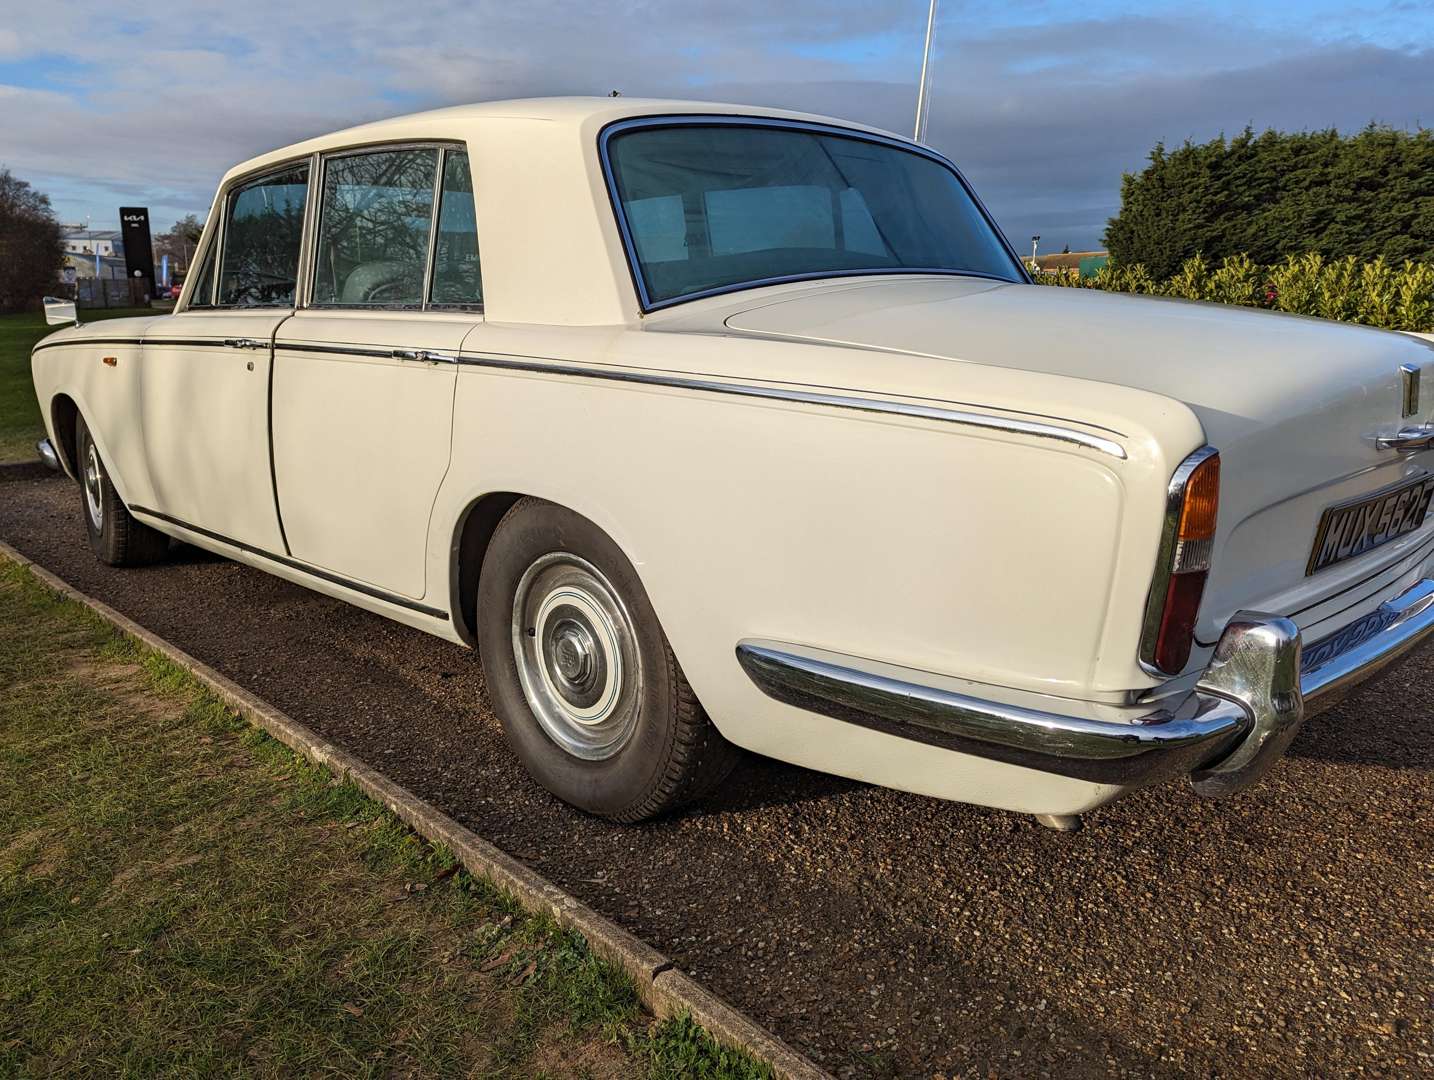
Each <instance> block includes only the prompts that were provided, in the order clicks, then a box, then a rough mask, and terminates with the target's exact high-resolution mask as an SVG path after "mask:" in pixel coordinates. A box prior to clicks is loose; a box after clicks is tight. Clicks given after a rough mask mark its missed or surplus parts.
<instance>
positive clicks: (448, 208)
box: [429, 150, 483, 308]
mask: <svg viewBox="0 0 1434 1080" xmlns="http://www.w3.org/2000/svg"><path fill="white" fill-rule="evenodd" d="M429 300H430V302H431V303H433V304H434V305H436V306H439V307H471V308H481V307H482V306H483V278H482V275H481V274H480V273H479V272H478V220H477V216H476V215H475V213H474V209H473V174H472V173H471V172H470V171H469V168H468V154H467V152H466V151H463V150H448V151H445V153H444V155H443V192H442V194H441V195H440V197H439V202H438V235H437V236H436V237H435V238H434V247H433V285H432V288H431V290H430V295H429Z"/></svg>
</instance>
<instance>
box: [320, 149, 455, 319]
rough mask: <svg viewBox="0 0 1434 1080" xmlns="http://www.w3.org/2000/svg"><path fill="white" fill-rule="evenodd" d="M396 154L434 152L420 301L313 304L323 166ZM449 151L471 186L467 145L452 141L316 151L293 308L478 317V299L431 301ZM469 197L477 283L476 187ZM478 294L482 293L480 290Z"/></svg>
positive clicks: (325, 179)
mask: <svg viewBox="0 0 1434 1080" xmlns="http://www.w3.org/2000/svg"><path fill="white" fill-rule="evenodd" d="M401 150H437V151H438V157H437V165H436V168H435V169H434V173H433V204H432V206H431V208H430V211H429V218H428V253H427V255H426V256H425V257H424V263H423V301H422V303H421V304H395V305H392V306H385V305H382V304H344V303H339V302H335V303H326V304H315V303H314V302H313V297H314V286H315V282H316V281H317V277H318V271H319V267H318V250H319V246H318V245H319V230H320V228H321V227H322V225H323V222H322V221H321V220H320V219H321V218H322V216H323V207H322V201H323V191H324V185H325V184H326V183H327V182H328V168H329V163H330V162H332V161H338V160H342V159H344V158H350V157H360V156H362V155H364V154H383V153H392V152H394V151H401ZM453 152H457V153H461V154H463V155H464V156H465V157H467V158H468V177H469V183H470V185H471V184H472V179H473V159H472V156H471V155H470V154H469V153H468V145H467V144H466V143H464V142H462V141H461V140H458V139H426V140H421V141H414V140H405V141H403V142H392V143H367V144H364V145H362V146H349V147H343V148H341V149H335V150H325V151H322V152H321V153H318V154H315V155H314V156H315V158H316V159H319V160H320V170H319V172H318V173H316V174H314V175H316V176H317V177H318V182H317V183H315V182H314V181H313V180H312V179H311V180H310V182H309V200H310V209H311V210H312V213H311V214H310V215H309V217H308V218H307V219H306V221H305V230H304V231H305V236H306V237H307V238H308V240H309V244H308V252H307V253H308V256H309V258H308V260H307V261H306V262H305V263H304V265H303V268H302V269H303V273H304V280H303V289H302V290H301V295H300V298H299V300H300V302H299V305H298V306H299V308H300V309H301V310H306V311H379V312H383V311H391V312H401V311H407V312H417V311H458V312H466V313H469V314H474V315H481V314H483V302H482V300H477V301H474V302H472V303H468V302H458V303H446V304H435V303H434V302H433V273H434V268H435V264H436V262H437V259H438V222H439V216H440V214H441V213H442V211H443V177H444V174H445V172H446V169H447V165H448V155H449V154H450V153H453ZM469 196H470V198H473V231H474V237H475V239H476V240H477V241H478V251H479V260H478V275H479V277H478V280H479V281H480V282H481V281H482V280H483V277H482V275H483V261H482V251H483V247H482V239H481V237H478V202H477V198H476V186H475V190H474V191H471V192H469ZM479 295H480V296H481V295H482V293H481V286H480V293H479Z"/></svg>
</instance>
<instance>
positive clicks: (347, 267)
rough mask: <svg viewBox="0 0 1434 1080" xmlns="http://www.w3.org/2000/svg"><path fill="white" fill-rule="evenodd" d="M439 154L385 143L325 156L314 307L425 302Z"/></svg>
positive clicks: (402, 304) (418, 303) (397, 305)
mask: <svg viewBox="0 0 1434 1080" xmlns="http://www.w3.org/2000/svg"><path fill="white" fill-rule="evenodd" d="M438 154H439V152H438V149H437V148H436V147H427V148H423V149H409V150H382V151H375V152H372V153H364V154H351V155H349V156H346V157H340V158H332V159H330V160H329V161H328V162H327V163H326V165H325V166H324V188H323V199H322V204H321V207H320V210H319V232H318V244H317V251H316V255H317V257H316V260H315V266H314V295H313V304H314V306H316V307H379V308H390V307H398V308H404V307H421V306H422V305H423V284H424V276H425V273H426V271H427V267H428V240H429V234H430V232H431V231H432V227H433V188H434V180H435V178H436V176H437V172H438ZM470 203H471V198H470Z"/></svg>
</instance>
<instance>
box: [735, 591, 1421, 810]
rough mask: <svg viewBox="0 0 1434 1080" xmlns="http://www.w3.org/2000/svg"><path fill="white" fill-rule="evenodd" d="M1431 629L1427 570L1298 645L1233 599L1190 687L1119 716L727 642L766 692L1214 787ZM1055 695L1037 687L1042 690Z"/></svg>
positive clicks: (1228, 782) (1017, 755)
mask: <svg viewBox="0 0 1434 1080" xmlns="http://www.w3.org/2000/svg"><path fill="white" fill-rule="evenodd" d="M1431 633H1434V580H1429V579H1426V580H1424V581H1420V582H1419V583H1417V584H1416V585H1414V586H1412V587H1411V588H1409V589H1408V590H1406V591H1405V592H1404V593H1402V594H1401V595H1399V596H1397V597H1395V598H1393V599H1391V600H1389V601H1387V602H1386V603H1384V604H1383V605H1381V606H1380V607H1379V608H1378V609H1377V610H1376V611H1374V612H1372V613H1371V614H1369V615H1366V616H1365V617H1364V618H1362V619H1359V620H1357V621H1356V622H1354V623H1353V624H1351V625H1350V626H1347V627H1345V628H1344V629H1343V630H1340V631H1339V632H1338V633H1336V634H1333V635H1331V636H1330V637H1327V638H1323V639H1321V640H1319V641H1317V642H1314V643H1312V644H1310V645H1308V646H1305V645H1304V644H1303V643H1302V642H1301V640H1300V631H1299V628H1298V627H1297V626H1295V624H1294V623H1293V622H1291V621H1290V620H1289V619H1286V618H1284V617H1282V616H1279V615H1267V614H1263V613H1261V612H1254V611H1243V612H1240V613H1238V614H1237V615H1235V616H1234V617H1233V618H1232V619H1231V620H1230V621H1229V622H1228V623H1227V624H1226V626H1225V630H1224V632H1223V634H1222V635H1221V637H1220V640H1219V643H1218V644H1217V645H1216V647H1215V652H1214V655H1213V657H1212V658H1211V660H1210V663H1209V665H1208V666H1207V667H1206V669H1205V671H1204V672H1203V674H1202V675H1201V676H1200V679H1199V681H1198V682H1197V683H1196V684H1195V688H1194V690H1193V691H1191V692H1190V693H1189V694H1187V695H1185V696H1184V697H1183V698H1182V699H1180V700H1179V701H1178V702H1174V703H1161V704H1159V705H1154V706H1147V707H1146V709H1144V710H1134V711H1132V712H1131V713H1130V715H1129V716H1128V717H1127V716H1125V715H1122V716H1120V717H1119V718H1117V719H1108V718H1096V717H1093V716H1080V715H1071V714H1068V713H1065V712H1062V711H1059V710H1053V709H1047V708H1045V707H1040V708H1037V707H1032V706H1031V705H1030V704H1029V703H1028V701H1021V700H1018V697H1019V696H1018V695H1011V700H1009V701H993V700H991V699H990V698H989V697H984V696H978V695H977V694H975V693H968V692H966V688H965V687H964V686H963V685H961V684H959V683H957V682H955V681H954V680H945V681H944V685H932V679H931V677H929V676H928V677H926V678H925V680H924V681H918V680H919V679H920V676H921V674H922V673H917V672H912V671H909V670H907V669H902V668H894V667H891V666H889V665H883V664H875V663H869V662H864V661H857V660H854V659H853V658H851V657H846V656H842V655H840V654H835V653H829V652H824V651H822V650H817V649H810V648H806V647H804V646H793V645H786V644H781V643H778V642H769V641H744V642H742V643H741V644H739V645H738V646H737V659H738V661H739V662H740V663H741V665H742V667H743V669H744V670H745V671H746V672H747V674H748V675H749V676H750V677H751V679H752V681H753V682H755V683H756V684H757V686H758V687H759V688H761V690H762V691H763V692H764V693H766V694H767V695H768V696H770V697H772V698H775V699H776V700H778V701H781V702H784V703H786V704H789V705H794V706H797V707H798V708H802V709H806V710H809V711H811V712H815V713H819V714H821V715H823V716H829V717H832V718H834V719H837V720H841V721H844V722H847V723H851V724H856V725H859V726H861V727H866V728H872V729H875V730H878V731H883V732H887V733H889V734H892V735H897V736H900V737H902V738H905V739H911V740H914V741H917V742H922V743H926V744H929V745H932V746H939V747H943V748H945V749H949V750H956V751H959V752H961V753H964V754H971V755H974V756H976V757H981V758H986V759H988V760H992V761H1000V762H1005V763H1007V764H1011V765H1019V766H1023V767H1025V768H1029V769H1036V770H1039V771H1041V772H1046V773H1052V774H1055V775H1059V776H1067V777H1072V778H1075V779H1079V780H1087V781H1090V782H1092V783H1101V784H1118V785H1125V786H1138V785H1143V784H1149V783H1153V782H1156V781H1159V780H1163V779H1166V778H1168V777H1172V776H1178V775H1181V774H1184V775H1187V776H1189V777H1190V781H1191V783H1192V785H1193V786H1194V788H1195V790H1196V791H1197V792H1199V793H1200V794H1201V795H1207V796H1211V797H1214V798H1219V797H1221V796H1225V795H1230V794H1233V793H1234V792H1237V791H1240V790H1241V789H1243V788H1245V787H1248V786H1249V785H1250V784H1252V783H1254V782H1255V781H1256V780H1258V779H1259V778H1260V777H1261V776H1263V775H1264V774H1265V773H1266V772H1267V771H1268V770H1269V769H1270V767H1271V766H1272V765H1273V764H1274V763H1275V761H1277V760H1278V759H1279V757H1280V756H1281V755H1282V754H1283V753H1284V752H1285V748H1286V747H1287V746H1289V744H1290V740H1291V739H1293V738H1294V736H1295V733H1296V732H1298V731H1299V728H1300V725H1301V724H1302V723H1303V722H1304V720H1305V718H1306V717H1308V716H1312V715H1314V714H1315V713H1316V712H1319V711H1321V710H1323V709H1325V708H1328V707H1329V706H1330V705H1333V704H1335V703H1336V702H1337V701H1338V700H1339V699H1340V698H1341V697H1343V696H1344V695H1345V694H1346V693H1348V691H1349V690H1350V689H1352V688H1353V687H1355V686H1357V685H1358V684H1359V683H1360V682H1362V681H1364V680H1365V679H1367V678H1369V677H1370V676H1372V675H1374V674H1376V673H1377V672H1379V671H1381V670H1382V669H1384V668H1385V667H1387V666H1388V665H1389V664H1390V663H1392V662H1393V661H1395V660H1397V659H1398V658H1399V657H1401V656H1403V655H1404V654H1405V653H1407V652H1408V651H1409V650H1410V649H1412V648H1414V647H1415V646H1416V645H1418V644H1419V643H1420V642H1422V641H1423V640H1424V639H1425V638H1426V637H1428V636H1429V635H1430V634H1431ZM1054 700H1056V699H1051V698H1043V699H1041V701H1042V702H1043V703H1045V702H1052V701H1054Z"/></svg>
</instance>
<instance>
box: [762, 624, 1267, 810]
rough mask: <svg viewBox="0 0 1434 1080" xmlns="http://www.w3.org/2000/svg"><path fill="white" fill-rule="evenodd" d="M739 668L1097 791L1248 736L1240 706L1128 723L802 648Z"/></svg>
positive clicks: (864, 718)
mask: <svg viewBox="0 0 1434 1080" xmlns="http://www.w3.org/2000/svg"><path fill="white" fill-rule="evenodd" d="M737 660H738V662H739V663H740V664H741V665H742V669H743V670H744V671H745V672H746V673H747V675H748V676H749V677H750V678H751V679H752V681H753V682H754V683H756V685H757V687H758V689H760V690H761V691H762V692H763V693H764V694H766V695H767V696H768V697H770V698H773V699H775V700H777V701H781V702H783V703H785V704H787V705H793V706H796V707H797V708H800V709H805V710H807V711H808V712H815V713H818V714H820V715H822V716H828V717H831V718H832V719H834V720H840V721H843V722H844V723H849V724H855V725H856V726H858V727H864V728H870V729H872V730H875V731H881V732H884V733H886V734H889V735H896V736H899V737H901V738H904V739H910V740H912V741H915V742H920V743H925V744H927V745H929V746H937V747H940V748H942V749H945V750H954V751H957V752H959V753H965V754H971V755H974V756H976V757H980V758H985V759H987V760H992V761H1001V762H1005V763H1006V764H1008V765H1019V766H1021V767H1023V768H1028V769H1035V770H1038V771H1040V772H1045V773H1053V774H1055V775H1058V776H1066V777H1071V778H1074V779H1077V780H1085V781H1089V782H1091V783H1098V784H1118V785H1122V786H1128V785H1130V786H1133V785H1140V784H1147V783H1152V782H1154V781H1156V780H1161V779H1165V778H1167V777H1170V776H1174V775H1177V774H1179V773H1182V772H1189V771H1190V770H1191V769H1193V768H1195V767H1196V766H1197V765H1199V764H1200V763H1201V762H1204V761H1206V760H1209V759H1210V758H1212V757H1216V756H1218V755H1219V754H1220V753H1221V752H1222V751H1227V750H1229V749H1231V748H1232V747H1233V746H1234V745H1235V743H1236V742H1237V741H1238V740H1239V738H1240V736H1241V735H1243V734H1244V732H1245V730H1246V726H1247V724H1246V720H1245V715H1244V713H1243V711H1242V710H1240V709H1239V708H1238V707H1237V706H1234V705H1231V704H1230V703H1227V702H1223V701H1220V700H1218V699H1215V698H1204V697H1200V698H1197V697H1196V696H1195V695H1191V696H1189V697H1187V699H1186V702H1185V703H1184V704H1185V706H1186V707H1185V708H1183V709H1181V710H1178V711H1170V710H1166V709H1158V710H1156V711H1154V712H1148V713H1145V714H1143V715H1141V716H1139V718H1138V719H1137V720H1135V721H1133V722H1130V723H1122V722H1119V721H1109V720H1093V719H1089V718H1085V717H1078V716H1069V715H1065V714H1062V713H1056V712H1051V711H1047V710H1044V709H1037V708H1027V707H1023V706H1019V705H1008V704H1003V703H999V702H995V701H990V700H985V699H982V698H977V697H974V696H970V695H967V694H962V693H957V692H955V691H952V690H947V689H942V688H938V687H933V686H930V685H926V684H925V683H923V682H922V681H920V679H921V677H922V676H923V675H924V674H925V673H922V672H914V671H913V672H909V676H910V677H909V678H908V677H893V676H891V675H885V674H879V673H877V672H876V671H873V670H870V669H866V670H863V668H862V667H861V666H858V665H862V664H863V663H864V662H863V661H860V660H858V659H856V658H854V657H839V656H838V655H837V654H832V653H823V652H821V651H820V650H812V649H807V648H804V647H802V646H795V645H787V644H782V643H777V642H766V641H743V642H741V643H740V644H739V645H738V646H737ZM897 670H900V669H897ZM926 678H927V679H929V676H926Z"/></svg>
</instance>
